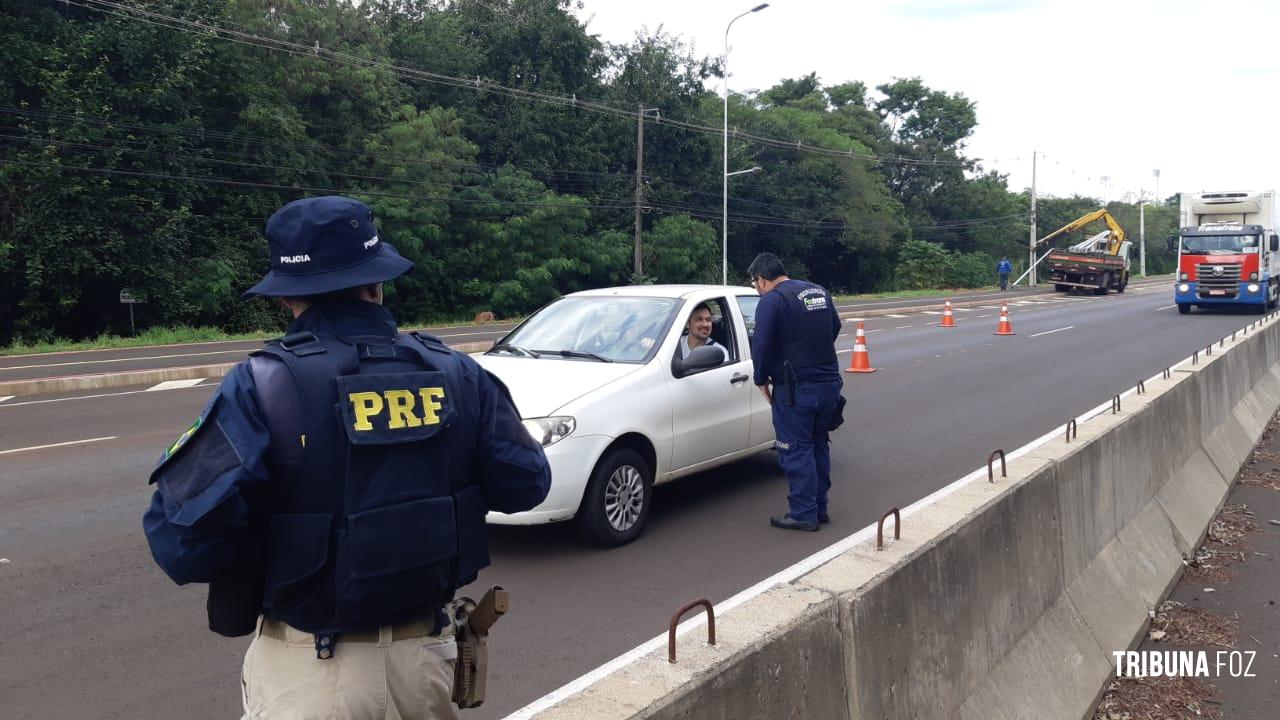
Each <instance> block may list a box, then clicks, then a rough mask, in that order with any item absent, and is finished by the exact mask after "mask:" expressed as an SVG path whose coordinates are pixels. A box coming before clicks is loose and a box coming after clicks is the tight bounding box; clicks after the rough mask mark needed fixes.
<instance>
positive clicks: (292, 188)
mask: <svg viewBox="0 0 1280 720" xmlns="http://www.w3.org/2000/svg"><path fill="white" fill-rule="evenodd" d="M0 163H4V164H7V165H21V166H27V167H43V168H49V169H53V170H59V171H62V170H71V171H75V172H87V173H94V174H102V175H123V176H127V177H148V178H156V179H160V180H179V181H184V182H197V183H207V184H213V185H231V186H237V187H253V188H265V189H269V190H284V191H288V192H310V193H349V194H354V195H367V196H369V197H386V198H400V199H404V200H430V201H436V202H445V203H455V202H457V203H469V204H480V205H503V204H506V205H519V206H523V207H552V208H564V209H566V210H574V209H579V210H583V209H613V210H630V209H632V208H634V207H635V205H634V203H627V204H625V205H609V204H590V203H585V202H584V203H547V202H534V201H529V200H501V199H498V198H492V199H490V198H462V197H443V196H439V195H414V194H409V193H394V192H384V191H377V190H361V189H359V188H331V187H318V186H314V185H281V184H277V183H261V182H252V181H248V180H231V179H227V178H203V177H192V176H189V175H170V174H166V173H155V172H142V171H134V170H115V169H109V168H91V167H83V166H73V165H61V164H58V163H38V162H30V161H26V160H14V159H11V158H0ZM475 189H477V190H480V189H482V188H475Z"/></svg>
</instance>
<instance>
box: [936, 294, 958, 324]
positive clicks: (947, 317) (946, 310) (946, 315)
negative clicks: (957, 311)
mask: <svg viewBox="0 0 1280 720" xmlns="http://www.w3.org/2000/svg"><path fill="white" fill-rule="evenodd" d="M955 326H956V318H955V316H954V315H952V314H951V301H950V300H948V301H947V304H946V305H944V306H943V307H942V323H941V324H939V325H938V327H955Z"/></svg>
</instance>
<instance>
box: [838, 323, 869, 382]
mask: <svg viewBox="0 0 1280 720" xmlns="http://www.w3.org/2000/svg"><path fill="white" fill-rule="evenodd" d="M844 371H845V372H852V373H873V372H875V371H876V369H875V368H873V367H871V357H870V356H869V355H867V334H866V332H864V331H863V329H862V323H861V322H859V323H858V332H857V334H856V335H854V337H853V359H852V360H850V361H849V367H847V368H845V369H844Z"/></svg>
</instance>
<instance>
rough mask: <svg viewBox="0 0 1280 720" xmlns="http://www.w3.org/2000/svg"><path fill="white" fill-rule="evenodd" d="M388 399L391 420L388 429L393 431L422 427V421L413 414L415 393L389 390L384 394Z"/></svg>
mask: <svg viewBox="0 0 1280 720" xmlns="http://www.w3.org/2000/svg"><path fill="white" fill-rule="evenodd" d="M382 394H383V395H385V396H386V398H387V410H388V412H390V414H391V420H390V421H389V422H387V427H388V428H390V429H392V430H399V429H401V428H406V427H411V428H415V427H418V426H420V425H422V421H421V420H419V419H418V417H417V416H416V415H414V414H413V393H411V392H409V391H408V390H387V391H385V392H383V393H382Z"/></svg>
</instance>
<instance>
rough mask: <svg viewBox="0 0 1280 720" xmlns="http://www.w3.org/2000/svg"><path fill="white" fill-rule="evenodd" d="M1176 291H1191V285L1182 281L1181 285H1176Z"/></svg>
mask: <svg viewBox="0 0 1280 720" xmlns="http://www.w3.org/2000/svg"><path fill="white" fill-rule="evenodd" d="M1178 292H1180V293H1184V292H1191V286H1190V285H1188V284H1186V283H1182V284H1181V285H1179V286H1178Z"/></svg>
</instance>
